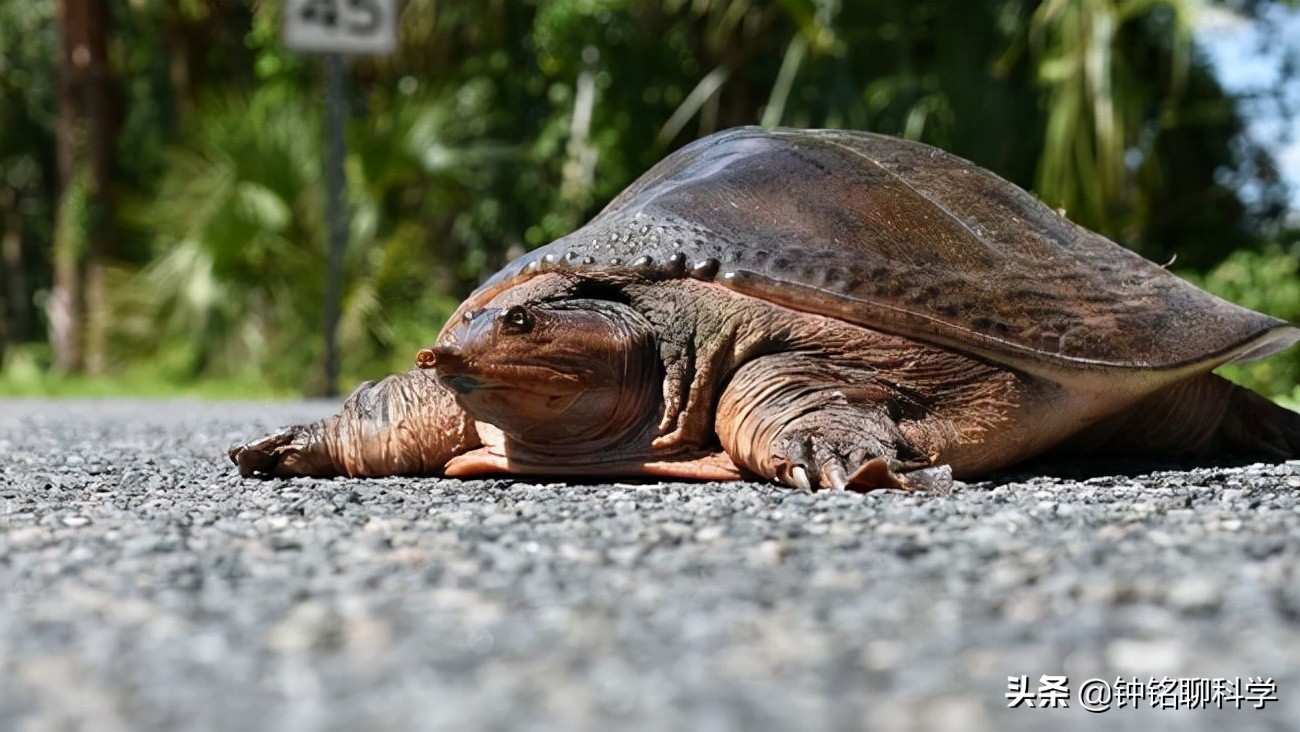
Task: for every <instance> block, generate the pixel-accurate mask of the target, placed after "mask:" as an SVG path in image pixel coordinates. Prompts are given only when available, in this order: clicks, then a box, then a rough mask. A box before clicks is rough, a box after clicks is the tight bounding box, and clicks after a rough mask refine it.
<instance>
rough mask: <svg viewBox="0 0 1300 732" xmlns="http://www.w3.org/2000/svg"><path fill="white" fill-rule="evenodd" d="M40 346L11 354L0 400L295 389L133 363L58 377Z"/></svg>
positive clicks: (222, 395)
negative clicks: (181, 376)
mask: <svg viewBox="0 0 1300 732" xmlns="http://www.w3.org/2000/svg"><path fill="white" fill-rule="evenodd" d="M45 350H46V349H43V348H40V347H30V346H28V347H22V348H15V349H11V350H10V351H9V352H8V353H7V354H6V358H5V362H4V367H3V369H0V398H14V397H26V398H38V397H45V398H49V397H53V398H83V399H84V398H110V397H150V398H164V399H166V398H175V399H181V398H187V399H203V400H208V401H229V400H253V401H287V400H293V399H301V398H302V395H301V393H300V392H299V391H298V390H294V389H285V388H276V387H274V386H271V385H269V384H267V383H265V382H264V381H260V380H257V379H252V378H229V377H226V378H202V379H193V380H177V379H175V378H171V377H168V376H165V375H163V374H162V373H161V369H160V368H158V367H157V366H156V365H154V364H149V363H143V364H135V365H132V366H130V367H128V368H126V369H123V370H119V371H115V372H112V373H106V374H103V375H100V376H81V375H75V376H73V375H60V374H55V373H53V372H51V371H50V369H49V368H48V366H47V363H46V358H44V351H45Z"/></svg>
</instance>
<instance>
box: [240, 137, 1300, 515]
mask: <svg viewBox="0 0 1300 732" xmlns="http://www.w3.org/2000/svg"><path fill="white" fill-rule="evenodd" d="M1297 340H1300V328H1297V327H1295V326H1293V325H1291V324H1289V323H1287V322H1285V321H1282V320H1278V319H1276V318H1272V317H1269V316H1266V315H1262V314H1260V313H1256V312H1253V311H1251V310H1247V309H1245V308H1242V307H1239V306H1237V305H1234V304H1232V303H1229V302H1226V301H1224V300H1221V299H1219V298H1217V297H1215V296H1213V295H1210V294H1209V293H1206V292H1204V291H1202V290H1200V289H1197V288H1196V287H1194V286H1193V285H1191V284H1188V283H1187V282H1185V281H1183V280H1181V279H1179V278H1178V277H1176V276H1174V275H1172V274H1170V273H1169V272H1167V271H1165V270H1164V269H1163V268H1161V267H1159V266H1157V265H1155V264H1153V263H1151V262H1149V261H1147V260H1145V259H1142V258H1141V257H1139V256H1137V255H1136V254H1133V253H1131V252H1129V251H1128V250H1126V249H1124V248H1122V247H1120V246H1118V245H1116V244H1114V243H1112V242H1111V241H1109V240H1107V239H1106V238H1104V237H1102V236H1100V235H1098V234H1095V233H1093V232H1091V231H1088V230H1086V229H1084V228H1082V227H1079V226H1077V225H1075V224H1073V223H1071V222H1070V221H1068V220H1067V219H1065V218H1063V217H1062V216H1061V215H1058V214H1057V213H1056V212H1055V211H1053V210H1052V209H1050V208H1049V207H1047V206H1046V205H1044V204H1043V203H1042V202H1040V201H1039V200H1038V199H1037V198H1035V197H1034V196H1032V195H1030V194H1028V193H1026V192H1025V191H1023V190H1021V189H1020V188H1018V187H1016V186H1015V185H1013V184H1011V183H1009V182H1007V181H1005V180H1003V179H1001V178H999V177H998V176H996V175H994V174H992V173H990V172H988V171H986V170H983V169H981V168H979V167H977V166H975V165H973V164H972V163H970V162H968V161H966V160H963V159H961V158H958V157H955V156H953V155H950V154H948V153H946V152H943V151H942V150H938V149H936V148H933V147H930V146H927V145H923V144H920V143H916V142H910V141H907V140H901V139H896V138H893V137H887V136H884V135H877V134H869V133H865V132H849V131H839V130H789V129H782V130H764V129H759V128H752V127H750V128H739V129H733V130H728V131H724V132H721V133H718V134H715V135H712V136H709V137H706V138H704V139H701V140H699V141H697V142H695V143H693V144H691V145H688V146H687V147H684V148H682V149H681V150H679V151H677V152H676V153H674V154H672V155H670V156H668V157H667V158H666V159H664V160H663V161H662V162H660V163H659V164H658V165H656V166H655V167H654V168H653V169H651V170H650V171H649V172H647V173H646V174H645V175H643V176H642V177H641V178H640V179H638V180H637V181H636V182H634V183H633V184H632V185H631V186H630V187H629V188H628V189H627V190H625V191H624V192H623V193H622V194H620V195H619V196H618V197H617V198H616V199H615V200H614V201H613V202H612V203H610V204H609V206H608V207H607V208H605V210H604V211H602V212H601V213H600V215H598V216H597V217H596V218H595V219H593V220H592V221H591V222H590V223H589V224H587V225H586V226H584V227H582V228H581V229H579V230H577V231H575V232H573V233H572V234H569V235H568V236H565V237H564V238H562V239H559V240H557V241H555V242H553V243H551V244H549V245H547V246H545V247H542V248H541V249H538V250H536V251H533V252H531V253H529V254H527V255H525V256H523V257H521V258H519V259H517V260H515V261H514V262H512V263H511V264H509V265H508V266H506V268H505V269H503V270H502V271H501V272H499V273H498V274H497V275H496V276H494V277H493V278H492V279H490V280H489V281H487V282H486V283H484V284H483V285H482V286H481V287H479V288H478V290H477V291H476V292H474V293H473V294H472V295H470V297H469V299H467V300H466V301H465V302H464V304H462V305H461V306H460V308H459V309H458V310H457V311H456V313H455V314H454V315H453V316H452V317H451V319H450V320H449V322H448V323H447V324H446V325H445V326H444V327H443V329H442V332H441V333H440V334H439V336H438V338H437V340H436V341H435V343H434V344H433V345H432V346H431V347H430V348H425V349H423V350H421V351H420V353H419V354H418V357H417V364H418V367H417V368H415V369H413V370H412V371H409V372H407V373H404V374H398V375H394V376H389V377H388V378H385V379H383V380H381V381H378V382H368V383H366V384H363V385H362V386H361V387H359V388H358V389H357V390H356V391H355V392H354V393H353V394H352V396H351V397H350V398H349V399H348V401H347V402H346V404H345V405H344V406H343V410H342V412H341V413H339V414H337V415H335V416H333V417H330V418H328V419H325V420H323V421H321V422H318V423H315V424H309V425H299V426H295V427H289V428H287V429H285V430H282V431H280V432H277V433H275V434H272V435H269V436H267V437H264V438H261V439H258V440H255V441H252V442H249V443H247V444H245V445H241V446H239V447H236V448H234V449H232V450H231V452H230V457H231V459H232V460H233V461H234V462H235V463H236V464H237V465H238V466H239V470H240V472H241V473H242V474H243V475H246V476H248V475H260V476H289V475H311V476H333V475H349V476H376V475H390V474H420V475H447V476H473V475H481V474H502V473H511V474H551V475H568V476H625V477H630V476H662V477H675V478H688V479H705V480H728V479H739V478H745V477H749V478H753V477H761V478H766V479H770V480H776V481H780V482H782V483H785V484H788V485H791V486H796V487H799V488H816V487H826V488H854V489H863V490H866V489H873V488H898V487H911V486H914V485H917V484H920V483H922V482H924V481H925V480H933V479H935V478H936V477H937V478H940V479H942V478H943V472H944V471H946V470H949V469H950V471H951V475H953V476H956V477H959V478H963V477H966V478H968V477H971V476H978V475H980V474H982V473H985V472H987V471H990V470H993V469H995V468H999V467H1003V466H1006V465H1010V464H1012V463H1016V462H1018V461H1021V460H1024V459H1026V458H1029V457H1032V456H1035V455H1038V454H1040V453H1043V452H1044V451H1047V450H1049V449H1060V450H1062V451H1074V452H1094V453H1102V454H1116V453H1125V454H1136V455H1153V456H1154V455H1177V454H1186V453H1205V454H1212V455H1216V454H1231V455H1257V456H1260V457H1264V458H1272V459H1287V458H1293V457H1298V456H1300V414H1296V413H1293V412H1290V411H1287V410H1285V409H1282V408H1281V407H1278V406H1276V405H1274V404H1273V403H1272V402H1270V401H1268V400H1267V399H1264V398H1263V397H1261V396H1259V395H1257V394H1254V393H1252V392H1250V391H1248V390H1246V389H1243V388H1240V387H1237V386H1234V385H1232V384H1230V383H1229V382H1227V381H1225V380H1223V379H1221V378H1220V377H1217V376H1214V375H1212V374H1211V373H1210V371H1211V370H1212V369H1214V368H1216V367H1217V366H1220V365H1222V364H1225V363H1230V362H1235V361H1243V360H1248V359H1254V358H1259V357H1263V356H1266V355H1268V354H1271V353H1275V352H1277V351H1280V350H1282V349H1284V348H1287V347H1288V346H1290V345H1292V344H1293V343H1295V342H1296V341H1297ZM944 466H948V467H946V468H945V467H944Z"/></svg>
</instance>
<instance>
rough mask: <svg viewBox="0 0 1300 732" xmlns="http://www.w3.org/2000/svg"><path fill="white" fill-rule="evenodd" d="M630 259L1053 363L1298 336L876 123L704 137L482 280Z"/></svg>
mask: <svg viewBox="0 0 1300 732" xmlns="http://www.w3.org/2000/svg"><path fill="white" fill-rule="evenodd" d="M629 268H631V269H632V270H635V271H636V273H637V275H638V276H643V277H654V278H672V277H687V276H690V277H696V278H700V279H712V280H716V281H717V282H718V283H720V284H722V285H724V286H726V287H729V288H732V289H734V290H736V291H737V292H740V293H743V294H747V295H751V296H755V297H760V298H763V299H765V300H769V301H773V302H776V303H779V304H781V305H784V306H787V307H790V308H794V309H797V310H802V311H807V312H812V313H818V314H823V315H829V316H833V317H837V318H841V319H843V320H846V321H848V322H852V323H857V324H860V325H863V326H867V327H871V328H875V329H879V330H883V331H887V332H892V333H896V334H900V335H904V336H907V337H911V338H915V339H918V340H922V341H927V342H931V343H936V344H939V345H943V346H947V347H951V348H955V349H958V350H962V351H965V352H971V353H975V354H978V355H981V356H984V357H987V358H989V359H991V360H993V361H995V362H1003V363H1009V364H1012V365H1019V366H1022V367H1026V368H1029V369H1030V370H1031V371H1039V372H1041V371H1043V370H1048V371H1059V370H1061V369H1080V368H1083V369H1099V368H1100V369H1104V368H1121V369H1172V368H1178V367H1183V366H1187V365H1192V364H1203V363H1205V362H1215V363H1216V364H1217V363H1221V362H1226V361H1231V360H1243V359H1246V358H1257V357H1261V356H1264V355H1267V354H1270V353H1273V352H1276V351H1279V350H1281V349H1283V348H1285V347H1287V346H1289V345H1291V344H1292V343H1294V342H1295V341H1297V340H1300V329H1297V328H1295V327H1293V326H1291V325H1290V324H1288V323H1287V322H1285V321H1282V320H1278V319H1276V318H1272V317H1269V316H1266V315H1262V314H1260V313H1256V312H1254V311H1251V310H1247V309H1245V308H1242V307H1239V306H1237V305H1234V304H1232V303H1229V302H1227V301H1225V300H1222V299H1220V298H1218V297H1215V296H1213V295H1211V294H1209V293H1207V292H1205V291H1203V290H1200V289H1198V288H1196V287H1195V286H1193V285H1191V284H1189V283H1187V282H1185V281H1184V280H1182V279H1180V278H1178V277H1176V276H1175V275H1173V274H1171V273H1169V272H1168V271H1166V270H1164V269H1163V268H1161V267H1159V266H1157V265H1156V264H1154V263H1152V262H1150V261H1148V260H1145V259H1143V258H1142V257H1140V256H1138V255H1136V254H1134V253H1132V252H1130V251H1128V250H1127V249H1124V248H1123V247H1121V246H1119V245H1117V244H1115V243H1114V242H1111V241H1110V240H1108V239H1106V238H1105V237H1103V236H1101V235H1099V234H1096V233H1094V232H1091V231H1089V230H1087V229H1084V228H1083V227H1080V226H1078V225H1076V224H1074V223H1072V222H1070V221H1069V220H1067V219H1065V218H1064V217H1063V216H1061V215H1059V214H1058V213H1057V212H1055V211H1053V210H1052V209H1051V208H1049V207H1048V206H1046V205H1045V204H1043V203H1042V202H1041V201H1039V200H1038V199H1037V198H1035V197H1034V196H1033V195H1031V194H1029V193H1027V192H1025V191H1024V190H1022V189H1020V188H1019V187H1017V186H1015V185H1014V184H1012V183H1009V182H1008V181H1006V180H1003V179H1002V178H999V177H998V176H996V175H994V174H993V173H990V172H988V171H987V170H984V169H982V168H980V167H978V166H976V165H974V164H972V163H970V162H969V161H966V160H963V159H961V158H959V157H956V156H954V155H950V154H948V153H946V152H944V151H942V150H939V149H937V148H934V147H930V146H928V145H923V144H920V143H917V142H911V141H908V140H902V139H898V138H894V137H888V136H885V135H877V134H871V133H866V132H851V131H840V130H792V129H777V130H765V129H762V128H757V127H745V128H736V129H732V130H727V131H724V132H721V133H717V134H714V135H712V136H709V137H706V138H703V139H701V140H698V141H696V142H694V143H692V144H690V145H688V146H686V147H684V148H682V149H681V150H678V151H677V152H676V153H674V154H672V155H670V156H668V157H667V158H665V159H664V160H663V161H662V162H660V163H659V164H658V165H656V166H655V167H654V168H652V169H651V170H650V171H649V172H647V173H646V174H645V175H643V176H642V177H641V178H640V179H638V180H637V181H636V182H634V183H633V184H632V185H631V186H629V187H628V188H627V190H625V191H624V192H623V193H621V194H620V195H619V196H618V197H617V198H616V199H615V200H614V201H613V202H612V203H610V204H609V206H608V207H606V208H605V209H604V211H602V212H601V213H600V214H599V215H598V216H597V217H596V218H595V219H593V220H592V221H591V222H590V223H589V224H587V225H586V226H584V227H582V228H581V229H578V230H577V231H575V232H573V233H572V234H570V235H568V236H565V237H563V238H561V239H559V240H557V241H555V242H553V243H551V244H549V245H547V246H545V247H542V248H541V249H538V250H535V251H533V252H531V253H529V254H527V255H525V256H523V257H521V258H520V259H518V260H516V261H514V262H512V263H511V264H510V265H507V267H506V268H505V269H503V270H502V271H501V272H500V273H498V274H497V275H496V276H495V277H493V278H492V279H491V280H489V281H488V282H487V283H485V285H484V286H483V287H482V288H480V293H481V294H488V293H491V292H495V291H499V290H500V289H502V288H504V287H508V286H510V285H511V283H513V282H515V281H517V278H519V277H526V276H529V275H531V274H533V273H537V272H543V271H553V270H573V271H577V272H584V273H589V274H590V275H591V276H592V277H595V278H600V277H602V276H610V275H617V276H625V275H626V274H627V272H626V271H627V270H628V269H629ZM476 300H479V298H474V297H472V298H471V301H476ZM479 301H481V300H479Z"/></svg>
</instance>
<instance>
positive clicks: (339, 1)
mask: <svg viewBox="0 0 1300 732" xmlns="http://www.w3.org/2000/svg"><path fill="white" fill-rule="evenodd" d="M284 45H286V46H288V47H289V48H291V49H293V50H295V51H310V52H314V53H343V54H387V53H392V52H393V51H394V50H396V48H397V1H396V0H286V2H285V4H284Z"/></svg>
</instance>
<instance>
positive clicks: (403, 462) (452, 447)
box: [229, 369, 479, 478]
mask: <svg viewBox="0 0 1300 732" xmlns="http://www.w3.org/2000/svg"><path fill="white" fill-rule="evenodd" d="M478 445H479V439H478V433H477V432H476V430H475V428H474V422H473V421H472V420H471V419H470V418H469V416H468V415H467V414H466V413H465V411H464V410H463V409H461V407H460V405H458V404H457V403H456V401H455V398H454V396H453V395H452V393H451V392H450V391H448V390H447V388H446V387H444V386H443V385H442V384H440V383H439V382H438V381H437V379H435V378H433V377H432V375H431V374H429V373H428V372H424V371H420V370H418V369H417V370H412V371H408V372H406V373H404V374H396V375H394V376H389V377H387V378H384V379H381V380H380V381H368V382H366V383H364V384H362V385H361V386H359V387H357V389H356V390H355V391H353V392H352V395H351V396H349V397H348V399H347V401H346V402H345V403H344V404H343V409H342V411H340V412H339V413H338V414H336V415H333V416H331V417H327V418H325V419H323V420H321V421H319V422H315V423H313V424H306V425H295V426H292V427H286V428H284V429H282V430H280V431H278V432H275V433H273V434H270V435H267V436H265V437H262V438H260V439H256V440H251V441H249V442H246V443H244V444H242V445H237V446H235V447H233V448H231V449H230V452H229V455H230V460H231V462H233V463H235V465H236V466H238V467H239V472H240V474H241V475H243V476H244V477H253V476H256V477H262V478H272V477H292V476H299V475H301V476H312V477H318V478H329V477H334V476H340V475H346V476H382V475H432V474H436V473H438V472H440V471H441V470H442V468H443V466H444V465H445V464H446V463H447V461H448V460H450V459H451V458H453V457H455V456H456V455H459V454H461V453H464V452H466V451H468V450H471V449H473V448H475V447H478Z"/></svg>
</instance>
